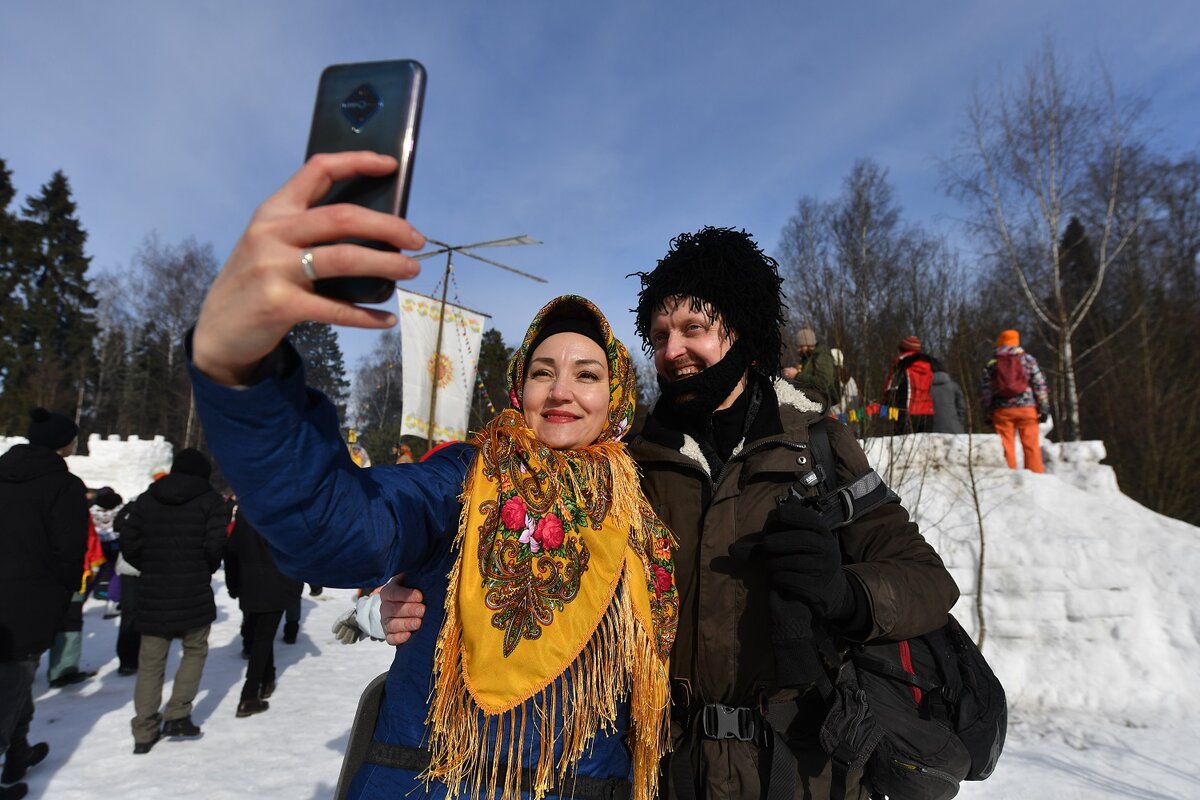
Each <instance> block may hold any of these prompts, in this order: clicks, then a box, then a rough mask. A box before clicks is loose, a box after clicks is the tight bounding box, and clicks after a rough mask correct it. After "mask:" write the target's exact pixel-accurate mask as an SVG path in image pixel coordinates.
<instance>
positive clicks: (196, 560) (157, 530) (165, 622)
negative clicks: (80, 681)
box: [121, 447, 229, 754]
mask: <svg viewBox="0 0 1200 800" xmlns="http://www.w3.org/2000/svg"><path fill="white" fill-rule="evenodd" d="M211 474H212V464H211V463H210V462H209V460H208V458H207V457H205V455H204V454H203V453H201V452H200V451H199V450H195V449H192V448H190V447H189V448H185V449H183V450H180V451H179V452H178V453H177V454H176V455H175V460H174V462H173V463H172V465H171V472H170V474H168V475H165V476H163V477H162V478H161V479H160V480H158V481H157V482H155V483H152V484H150V488H148V489H147V490H146V491H145V492H143V493H142V495H141V496H140V497H138V499H137V500H135V501H134V503H133V508H132V509H131V510H130V512H129V515H128V516H127V517H125V518H124V520H123V525H122V528H121V550H122V554H123V555H124V556H125V560H126V561H128V562H129V563H130V565H132V566H133V567H135V568H136V569H138V570H141V575H140V576H139V577H138V599H137V611H136V614H135V617H134V625H135V626H136V627H137V630H138V632H139V633H141V635H142V643H141V647H140V649H139V650H138V671H137V685H136V686H135V687H134V690H133V705H134V710H135V711H136V713H137V716H135V717H134V718H133V720H132V722H131V726H132V728H133V741H134V749H133V752H134V753H138V754H141V753H148V752H150V748H151V747H153V746H154V743H155V742H157V741H158V739H159V738H160V736H185V737H191V736H199V735H200V728H199V726H197V725H195V724H193V723H192V718H191V714H192V701H193V700H195V698H196V693H197V692H198V691H199V689H200V676H201V674H202V673H203V671H204V661H205V659H206V658H207V657H208V633H209V630H210V628H211V627H212V623H213V621H214V620H215V619H216V618H217V604H216V600H215V599H214V598H213V592H212V574H213V573H214V572H216V571H217V568H218V567H220V566H221V559H222V557H223V556H224V554H225V537H226V525H228V524H229V507H228V506H227V505H226V503H225V499H224V498H223V497H221V495H219V494H217V492H216V491H214V490H213V488H212V485H211V484H209V482H208V479H209V476H210V475H211ZM172 639H182V640H183V658H182V659H181V660H180V662H179V668H178V669H177V670H176V671H175V679H174V687H173V689H172V691H171V699H170V700H168V701H167V706H166V708H165V709H164V710H163V712H162V714H161V715H160V714H159V706H160V704H161V703H162V686H163V680H164V677H165V672H166V665H167V655H168V653H169V652H170V648H171V640H172ZM160 721H161V723H162V727H161V730H160V728H159V723H160Z"/></svg>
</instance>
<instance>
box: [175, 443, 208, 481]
mask: <svg viewBox="0 0 1200 800" xmlns="http://www.w3.org/2000/svg"><path fill="white" fill-rule="evenodd" d="M171 474H172V475H175V474H183V475H195V476H196V477H198V478H204V480H208V478H209V476H210V475H212V462H211V461H209V460H208V457H207V456H206V455H204V453H201V452H200V451H199V450H197V449H196V448H194V447H185V448H183V449H182V450H180V451H179V452H178V453H176V454H175V460H174V461H172V462H171Z"/></svg>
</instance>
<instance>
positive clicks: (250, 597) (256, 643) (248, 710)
mask: <svg viewBox="0 0 1200 800" xmlns="http://www.w3.org/2000/svg"><path fill="white" fill-rule="evenodd" d="M225 584H226V586H228V587H229V596H230V597H233V598H235V599H237V601H238V606H239V607H240V608H241V609H242V614H243V623H242V630H243V631H244V632H245V636H246V644H247V646H248V647H249V650H250V661H249V662H248V663H247V665H246V682H245V683H244V684H243V685H242V697H241V701H240V702H239V703H238V707H237V716H239V717H248V716H250V715H251V714H258V713H260V712H263V711H266V710H267V708H269V707H270V704H269V703H268V702H267V698H268V697H270V696H271V695H272V694H273V693H274V692H275V648H274V642H275V632H276V631H277V630H278V629H279V621H280V620H281V619H282V618H283V612H284V611H285V610H286V609H287V608H288V606H290V605H291V604H292V603H293V602H294V601H297V600H299V598H300V593H301V592H302V591H303V589H304V584H303V583H301V582H300V581H296V580H292V579H291V578H289V577H287V576H286V575H284V574H283V573H282V572H280V571H279V568H278V567H276V566H275V559H274V557H273V556H272V555H271V550H270V548H269V547H267V541H266V540H265V539H263V538H262V536H260V535H259V534H258V531H256V530H254V528H253V527H252V526H251V525H250V523H249V522H247V521H246V518H245V517H243V516H242V515H241V514H238V515H237V516H236V518H235V520H234V523H233V534H232V535H231V536H230V537H229V547H228V549H227V550H226V552H225Z"/></svg>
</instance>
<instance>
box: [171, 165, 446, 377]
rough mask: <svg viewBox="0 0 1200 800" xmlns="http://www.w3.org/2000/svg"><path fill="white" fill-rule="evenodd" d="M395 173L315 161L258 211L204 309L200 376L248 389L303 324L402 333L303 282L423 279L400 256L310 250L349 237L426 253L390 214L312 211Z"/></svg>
mask: <svg viewBox="0 0 1200 800" xmlns="http://www.w3.org/2000/svg"><path fill="white" fill-rule="evenodd" d="M395 169H396V160H395V159H394V158H392V157H391V156H384V155H380V154H378V153H371V152H349V153H323V154H318V155H316V156H313V157H312V158H311V159H310V160H309V161H308V163H307V164H305V165H304V166H303V167H301V169H300V170H299V171H298V172H297V173H296V174H295V175H293V176H292V177H291V178H290V179H289V180H288V182H287V183H285V184H284V185H283V187H282V188H281V189H280V190H279V191H277V192H276V193H275V194H273V195H271V196H270V197H269V198H267V200H266V201H265V202H264V203H263V204H262V205H260V206H259V207H258V209H257V210H256V211H255V212H254V216H253V217H252V218H251V219H250V225H249V226H248V227H247V228H246V231H245V233H243V234H242V238H241V239H240V240H238V243H237V245H236V246H235V247H234V248H233V252H232V253H231V254H230V256H229V260H228V261H226V262H225V266H223V267H222V268H221V272H220V274H218V275H217V279H216V280H215V281H213V285H212V286H211V287H210V288H209V290H208V294H207V296H206V297H205V299H204V304H203V306H201V308H200V317H199V318H198V319H197V321H196V330H195V334H194V336H193V338H192V361H193V363H194V364H195V366H196V368H197V369H198V370H200V371H201V372H203V373H204V374H205V375H207V376H208V377H209V378H211V379H213V380H215V381H217V382H218V383H223V384H226V385H230V386H233V385H237V384H245V383H249V382H251V380H252V379H253V377H254V374H255V371H256V369H257V367H258V365H259V363H260V362H261V361H262V359H263V358H265V357H266V356H267V355H268V354H269V353H270V352H271V351H272V350H274V349H275V347H276V345H278V344H279V342H280V341H281V340H282V339H283V337H284V336H286V335H287V333H288V331H290V330H291V329H292V328H293V327H294V326H295V325H296V324H298V323H300V322H303V321H305V320H311V321H313V322H328V323H332V324H334V325H348V326H351V327H356V328H387V327H390V326H392V325H394V324H395V323H396V318H395V315H393V314H390V313H388V312H385V311H380V310H378V309H373V308H363V307H361V306H356V305H354V304H352V303H347V302H345V301H341V300H333V299H330V298H328V297H322V296H321V295H318V294H316V293H315V292H314V291H313V281H312V278H311V277H310V275H309V274H307V273H308V272H309V271H311V273H312V274H313V275H315V276H316V277H318V278H333V277H338V276H343V275H347V276H349V275H374V276H378V277H382V278H388V279H391V280H405V279H408V278H412V277H414V276H416V275H417V273H418V272H420V267H419V265H418V263H417V261H416V260H415V259H413V258H411V257H410V256H406V255H403V254H402V253H397V252H390V251H386V250H375V249H372V248H370V247H364V246H361V245H353V244H329V245H323V246H320V247H311V248H310V245H312V244H313V243H314V242H333V241H337V240H340V239H344V238H348V237H355V238H361V239H368V240H372V241H380V242H387V243H388V244H391V245H394V246H395V247H397V248H401V249H405V250H417V249H419V248H421V247H422V246H423V245H424V244H425V239H424V237H423V236H421V234H420V233H419V232H418V231H417V230H416V229H414V228H413V227H412V226H411V225H409V224H408V222H407V221H406V220H403V219H400V218H398V217H395V216H393V215H391V214H385V213H382V212H379V211H372V210H371V209H368V208H363V207H361V206H356V205H349V204H340V205H328V206H318V207H316V208H314V207H313V204H314V203H316V202H317V201H319V200H320V199H321V198H322V197H324V196H325V195H326V194H327V193H328V192H329V189H330V187H331V186H332V185H333V183H334V182H335V181H339V180H343V179H345V178H349V177H352V176H354V175H387V174H388V173H389V172H392V171H393V170H395ZM307 252H311V254H312V256H311V259H310V260H309V263H308V264H307V265H306V264H304V263H302V262H301V259H302V258H303V257H304V255H305V253H307ZM306 268H307V269H306Z"/></svg>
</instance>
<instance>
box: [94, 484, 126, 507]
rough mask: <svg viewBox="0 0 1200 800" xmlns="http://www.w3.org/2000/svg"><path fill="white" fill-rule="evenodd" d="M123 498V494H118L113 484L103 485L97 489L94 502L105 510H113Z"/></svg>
mask: <svg viewBox="0 0 1200 800" xmlns="http://www.w3.org/2000/svg"><path fill="white" fill-rule="evenodd" d="M121 499H122V498H121V495H119V494H117V493H116V491H114V490H113V488H112V487H111V486H101V487H100V488H99V489H97V490H96V499H95V500H93V501H92V502H93V503H95V504H96V505H98V506H100V507H101V508H103V509H104V510H105V511H112V510H113V509H114V508H116V507H117V506H119V505H121Z"/></svg>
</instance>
